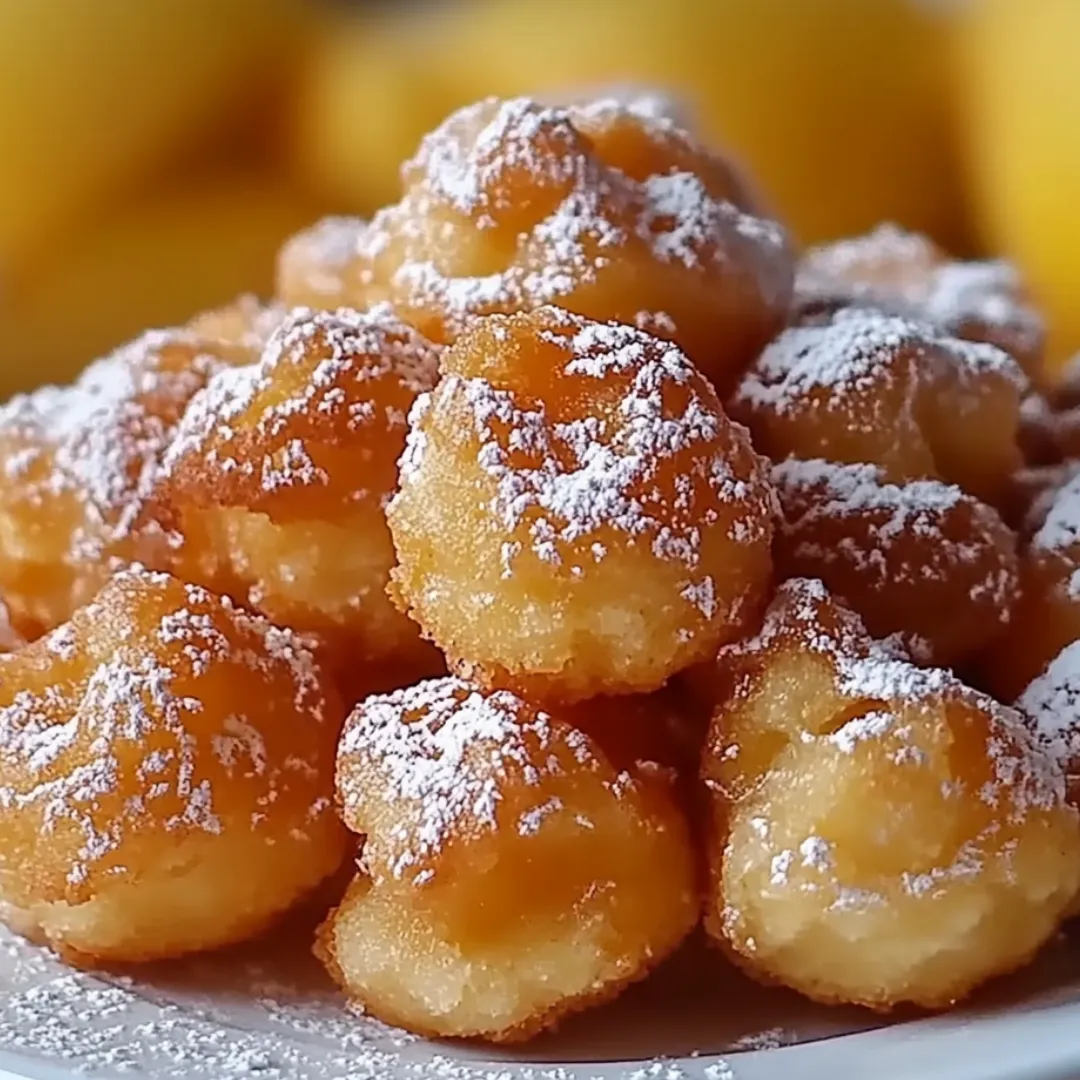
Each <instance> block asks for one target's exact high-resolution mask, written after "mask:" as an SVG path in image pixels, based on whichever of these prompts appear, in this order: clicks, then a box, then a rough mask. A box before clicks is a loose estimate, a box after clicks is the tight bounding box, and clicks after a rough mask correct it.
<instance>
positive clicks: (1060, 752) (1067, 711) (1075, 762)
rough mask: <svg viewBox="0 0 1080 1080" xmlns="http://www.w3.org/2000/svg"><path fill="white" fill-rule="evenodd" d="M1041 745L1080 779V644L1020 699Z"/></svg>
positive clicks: (1059, 657)
mask: <svg viewBox="0 0 1080 1080" xmlns="http://www.w3.org/2000/svg"><path fill="white" fill-rule="evenodd" d="M1016 707H1017V708H1018V709H1019V710H1020V712H1022V713H1023V714H1024V715H1025V716H1027V717H1028V718H1029V719H1030V720H1031V722H1032V724H1033V725H1034V728H1035V733H1036V735H1037V737H1038V739H1039V741H1040V742H1041V743H1042V744H1043V745H1044V746H1046V747H1047V749H1048V750H1049V751H1050V752H1051V753H1052V754H1053V755H1054V756H1055V757H1056V758H1057V760H1058V761H1060V762H1061V766H1062V768H1063V769H1064V771H1065V773H1066V774H1067V775H1068V776H1069V777H1070V778H1077V777H1080V642H1076V641H1074V642H1073V643H1072V644H1071V645H1067V646H1066V647H1065V648H1064V649H1062V650H1061V652H1060V653H1058V655H1057V656H1056V657H1054V659H1053V660H1051V662H1050V664H1049V666H1048V667H1047V669H1046V670H1045V671H1044V672H1043V673H1042V674H1041V675H1040V676H1039V677H1038V678H1037V679H1035V680H1034V681H1033V682H1032V683H1031V685H1030V686H1029V687H1028V688H1027V689H1026V690H1025V691H1024V692H1023V694H1021V695H1020V697H1019V698H1018V699H1017V702H1016Z"/></svg>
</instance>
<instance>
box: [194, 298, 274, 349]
mask: <svg viewBox="0 0 1080 1080" xmlns="http://www.w3.org/2000/svg"><path fill="white" fill-rule="evenodd" d="M287 314H288V309H286V308H284V307H282V306H281V305H280V304H263V303H262V302H261V301H260V300H259V298H258V297H256V296H251V295H250V294H245V295H244V296H238V297H237V298H236V299H235V300H234V301H233V302H232V303H231V304H226V305H225V306H224V307H220V308H214V309H212V310H210V311H203V312H200V313H199V314H198V315H196V316H195V318H194V319H192V320H191V321H190V322H189V323H188V324H187V329H188V331H189V333H192V334H195V335H196V336H198V337H201V338H208V339H211V340H216V341H224V342H226V343H228V344H229V345H232V346H240V347H241V348H243V349H247V350H248V351H249V352H250V353H251V354H252V356H251V359H252V360H255V359H258V354H259V353H261V352H262V350H263V349H265V348H266V345H267V342H269V340H270V337H271V335H272V334H273V333H274V331H275V330H276V329H277V328H278V327H279V326H280V325H281V324H282V322H283V321H284V320H285V316H286V315H287Z"/></svg>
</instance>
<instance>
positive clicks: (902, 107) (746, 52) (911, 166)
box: [299, 0, 964, 247]
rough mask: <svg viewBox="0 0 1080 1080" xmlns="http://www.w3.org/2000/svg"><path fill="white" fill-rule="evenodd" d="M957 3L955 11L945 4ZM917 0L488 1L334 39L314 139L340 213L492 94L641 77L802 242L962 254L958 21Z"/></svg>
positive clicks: (311, 143)
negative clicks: (956, 141)
mask: <svg viewBox="0 0 1080 1080" xmlns="http://www.w3.org/2000/svg"><path fill="white" fill-rule="evenodd" d="M937 8H943V9H947V8H948V5H937ZM937 8H935V6H934V5H931V4H927V3H922V4H920V3H917V2H915V0H708V2H703V0H592V2H590V3H581V2H580V0H531V2H525V0H474V2H473V3H467V2H464V0H460V2H458V3H456V4H454V3H450V4H448V5H447V7H446V9H445V10H440V11H439V12H437V13H436V15H435V16H434V18H435V22H434V23H433V22H432V21H431V20H432V18H433V17H432V16H431V15H429V13H428V11H429V9H427V8H426V7H425V8H423V9H422V12H421V14H422V16H423V17H422V18H420V17H414V16H411V15H409V13H407V12H400V11H399V12H393V13H391V14H390V15H389V16H388V17H387V19H386V20H385V21H383V22H382V23H375V24H373V25H372V24H370V23H364V24H360V23H357V22H347V23H345V24H342V25H339V24H334V25H332V26H331V27H330V29H329V30H328V43H327V44H326V45H325V46H324V48H323V63H324V66H323V67H322V69H321V70H319V71H318V73H317V74H315V75H314V76H313V77H312V80H311V81H310V82H309V84H308V93H307V95H306V96H305V98H304V103H303V108H302V111H301V117H300V119H301V135H300V138H299V146H300V147H302V148H303V149H302V150H301V153H302V154H304V155H305V156H306V157H307V158H308V160H309V161H310V162H311V163H312V164H313V167H314V170H315V173H316V174H317V175H320V176H321V177H322V178H323V183H324V190H325V191H326V192H327V193H328V195H330V196H331V197H332V198H334V199H335V200H341V199H342V198H343V197H344V198H348V199H351V202H350V203H349V205H348V206H343V207H342V208H343V209H351V210H366V209H370V208H371V206H370V202H372V201H375V200H378V201H382V200H385V199H387V198H390V197H393V193H394V192H395V191H396V170H397V166H398V163H399V161H400V159H401V157H402V156H404V155H405V154H406V153H408V152H411V150H412V149H413V148H414V147H415V145H416V143H417V141H418V139H419V137H420V136H421V134H422V133H423V132H424V131H426V130H428V129H430V128H431V127H432V126H433V125H434V124H435V123H437V122H438V120H439V119H440V118H441V116H442V115H443V114H445V113H446V112H447V111H449V110H450V109H451V108H453V107H455V106H457V105H459V104H462V103H463V102H465V101H468V100H471V99H474V98H477V97H480V96H483V95H484V94H488V93H496V94H517V93H541V94H544V93H546V94H550V93H558V92H560V91H565V89H566V88H567V87H581V88H583V89H588V88H591V87H597V86H603V85H604V84H625V83H628V82H631V83H632V82H640V83H644V84H652V85H656V86H658V87H662V88H666V89H670V90H671V91H674V92H675V93H677V94H680V95H682V96H684V97H685V98H687V99H688V101H689V102H690V104H691V108H692V111H693V112H694V113H696V116H697V118H698V121H699V123H700V125H701V127H702V130H703V131H704V133H705V134H706V135H707V136H709V137H711V138H712V139H714V140H715V141H717V142H718V143H721V144H723V145H725V146H727V147H728V148H730V149H731V150H733V151H734V152H735V153H736V154H737V155H738V156H740V157H741V158H742V159H743V160H744V161H745V163H746V164H747V165H748V166H749V167H750V169H751V171H752V172H753V173H754V174H755V176H756V177H757V179H758V181H759V183H760V185H761V186H762V188H763V189H764V191H765V193H766V194H767V195H768V196H769V197H770V198H771V200H772V202H773V204H774V205H775V206H776V207H777V208H778V210H779V212H780V213H781V214H782V215H784V216H785V217H786V218H787V219H788V221H789V222H790V223H791V225H792V226H793V228H794V230H795V232H796V234H797V236H798V237H799V239H801V240H803V241H807V242H810V241H816V240H820V239H823V238H826V237H831V236H835V235H839V234H845V233H853V232H858V231H862V230H864V229H866V228H869V227H870V226H871V225H873V224H875V223H876V222H878V221H879V220H880V219H881V218H884V217H889V218H894V219H897V220H899V221H900V222H902V223H903V224H905V225H907V226H908V227H910V228H913V229H918V230H922V231H928V232H930V233H932V234H933V235H934V236H936V237H937V238H938V239H940V240H942V241H943V242H944V243H945V244H946V245H948V246H953V247H955V246H958V245H962V241H963V239H964V221H963V217H962V214H961V213H960V212H959V207H960V205H961V202H962V200H961V198H960V195H959V182H958V167H957V165H956V162H955V158H954V154H953V152H952V150H953V139H952V115H951V110H950V107H949V97H948V87H949V67H948V61H949V37H950V16H949V14H948V11H947V10H937Z"/></svg>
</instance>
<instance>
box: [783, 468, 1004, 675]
mask: <svg viewBox="0 0 1080 1080" xmlns="http://www.w3.org/2000/svg"><path fill="white" fill-rule="evenodd" d="M773 482H774V483H775V485H776V489H777V492H778V494H779V496H780V503H781V506H782V508H783V517H782V522H781V525H780V528H779V530H778V532H777V539H776V543H775V544H774V546H773V555H774V558H775V560H776V567H777V572H778V573H779V574H780V575H781V576H782V577H811V578H820V579H821V580H822V581H823V582H824V583H825V584H826V585H827V586H828V588H829V589H830V591H831V592H832V593H833V594H834V595H835V596H837V597H838V598H839V599H841V600H842V601H843V602H844V603H845V604H846V605H847V606H848V607H850V608H852V610H854V611H855V612H857V613H858V614H859V615H860V616H861V617H862V620H863V622H864V623H865V624H866V626H867V628H868V629H869V630H870V632H871V633H872V634H873V635H874V636H875V637H888V636H889V635H891V634H899V635H900V637H901V638H902V639H903V640H904V642H905V643H906V644H907V646H908V647H909V649H911V651H912V652H913V653H914V654H915V655H917V656H918V657H919V658H920V659H923V660H926V661H930V662H933V663H935V664H941V665H946V666H952V665H955V664H957V663H960V662H961V661H964V660H968V659H970V658H971V657H973V656H974V655H976V654H977V653H978V652H980V651H981V650H983V649H985V648H986V647H987V646H988V645H990V644H991V642H993V641H994V639H995V638H997V637H1000V636H1001V635H1002V633H1004V631H1005V628H1006V627H1007V626H1008V625H1009V622H1010V619H1011V616H1012V611H1013V608H1014V607H1015V606H1016V603H1017V601H1018V599H1019V595H1020V585H1019V565H1018V559H1017V554H1016V538H1015V536H1014V535H1013V533H1012V531H1011V530H1010V529H1008V528H1007V527H1006V526H1005V525H1004V523H1003V522H1002V521H1001V518H999V517H998V515H997V513H996V512H995V511H994V510H992V509H991V508H990V507H988V506H986V505H984V504H983V503H980V502H979V501H978V500H977V499H973V498H972V497H971V496H970V495H965V494H964V493H963V492H962V491H961V490H960V489H959V488H957V487H953V486H952V485H949V484H943V483H941V482H940V481H937V480H912V481H909V482H907V483H903V484H890V483H888V482H887V481H886V479H885V473H884V470H883V469H880V468H878V467H875V466H873V465H833V464H831V463H829V462H824V461H797V460H795V459H790V460H788V461H785V462H782V463H781V464H780V465H777V466H776V467H775V468H774V470H773Z"/></svg>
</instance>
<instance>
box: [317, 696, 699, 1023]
mask: <svg viewBox="0 0 1080 1080" xmlns="http://www.w3.org/2000/svg"><path fill="white" fill-rule="evenodd" d="M337 784H338V800H339V805H340V807H341V811H342V814H343V817H344V820H345V823H346V824H347V825H348V826H349V828H351V829H352V830H353V831H354V832H356V833H358V834H360V835H363V836H364V837H365V838H366V839H365V842H364V849H363V856H362V859H361V874H360V875H359V876H358V877H357V878H356V880H355V881H354V882H353V884H352V885H351V887H350V888H349V891H348V893H347V895H346V897H345V899H344V901H343V902H342V904H341V906H340V907H339V908H338V909H337V911H335V912H334V913H333V914H332V915H331V916H330V918H329V919H328V920H327V922H326V923H325V924H324V926H323V928H322V930H321V931H320V934H319V944H318V946H317V952H318V954H319V955H320V957H321V958H322V960H323V962H324V963H325V964H326V966H327V968H328V969H329V971H330V973H331V974H332V975H333V977H334V978H335V979H336V981H337V982H338V983H339V984H340V985H341V986H342V987H343V988H344V989H345V990H346V992H347V993H348V994H349V996H350V997H352V998H353V999H355V1000H356V1001H358V1002H359V1003H360V1004H361V1005H362V1006H363V1007H364V1009H365V1010H366V1011H367V1012H369V1013H371V1014H373V1015H375V1016H377V1017H379V1018H381V1019H383V1020H385V1021H388V1022H390V1023H393V1024H397V1025H400V1026H402V1027H406V1028H408V1029H409V1030H411V1031H414V1032H417V1033H419V1034H423V1035H429V1036H481V1037H483V1038H485V1039H488V1040H492V1041H498V1042H503V1041H517V1040H522V1039H526V1038H529V1037H530V1036H532V1035H534V1034H536V1033H537V1032H539V1031H541V1030H543V1029H545V1028H549V1027H552V1026H553V1025H555V1024H556V1023H558V1021H559V1020H560V1019H562V1018H563V1017H564V1016H566V1015H567V1014H569V1013H572V1012H577V1011H579V1010H582V1009H585V1008H587V1007H589V1006H591V1005H594V1004H598V1003H600V1002H603V1001H607V1000H609V999H611V998H613V997H615V996H616V995H617V994H618V993H619V992H620V991H621V990H622V989H623V988H624V987H625V986H626V985H628V984H629V983H632V982H634V981H636V980H638V979H641V978H643V977H644V976H645V975H646V974H647V973H648V972H649V971H650V970H651V969H652V968H653V967H654V966H655V965H656V964H658V963H659V962H660V961H661V960H662V959H663V958H664V957H665V956H666V955H667V954H668V953H670V952H671V951H673V950H674V948H675V947H676V946H677V945H678V944H679V942H680V941H682V939H683V938H684V937H685V936H686V935H687V934H688V933H689V932H690V930H691V929H692V928H693V927H694V926H695V924H696V923H697V920H698V915H699V910H700V909H699V896H698V888H697V877H696V867H695V859H694V851H693V846H692V844H691V842H690V836H689V829H688V825H687V821H686V818H685V815H684V813H683V812H682V810H681V809H680V807H679V805H678V801H677V799H676V798H675V796H674V795H673V792H672V789H671V785H670V780H669V778H668V777H667V776H666V775H664V774H663V773H662V772H661V773H657V772H655V771H653V770H648V769H643V770H638V769H635V768H630V769H621V768H619V767H618V766H616V765H614V764H613V763H612V761H611V760H610V759H609V758H608V756H607V754H606V753H605V752H604V750H603V749H601V747H600V745H599V744H598V742H597V741H596V740H595V739H594V738H592V737H591V736H589V735H586V734H584V733H583V732H581V731H579V730H577V729H576V728H574V727H572V726H571V725H570V724H569V723H567V722H566V721H565V720H563V719H562V718H561V717H560V716H559V715H557V714H556V715H549V714H547V713H545V712H542V711H540V710H538V709H537V708H535V707H534V706H532V705H529V704H527V703H526V702H525V701H523V700H522V699H521V698H518V697H516V696H515V695H514V694H512V693H510V692H508V691H504V690H497V691H483V690H480V689H477V688H475V687H473V686H471V685H470V684H468V683H465V682H462V681H460V680H458V679H455V678H446V679H438V680H432V681H429V682H425V683H421V684H419V685H417V686H414V687H411V688H409V689H407V690H402V691H399V692H397V693H395V694H392V695H390V696H381V697H372V698H368V699H367V700H366V701H365V702H362V703H361V704H360V705H359V706H358V707H357V709H356V710H355V711H354V712H353V714H352V715H351V716H350V718H349V720H348V721H347V723H346V727H345V733H344V735H343V737H342V742H341V748H340V751H339V755H338V771H337Z"/></svg>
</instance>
